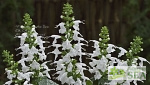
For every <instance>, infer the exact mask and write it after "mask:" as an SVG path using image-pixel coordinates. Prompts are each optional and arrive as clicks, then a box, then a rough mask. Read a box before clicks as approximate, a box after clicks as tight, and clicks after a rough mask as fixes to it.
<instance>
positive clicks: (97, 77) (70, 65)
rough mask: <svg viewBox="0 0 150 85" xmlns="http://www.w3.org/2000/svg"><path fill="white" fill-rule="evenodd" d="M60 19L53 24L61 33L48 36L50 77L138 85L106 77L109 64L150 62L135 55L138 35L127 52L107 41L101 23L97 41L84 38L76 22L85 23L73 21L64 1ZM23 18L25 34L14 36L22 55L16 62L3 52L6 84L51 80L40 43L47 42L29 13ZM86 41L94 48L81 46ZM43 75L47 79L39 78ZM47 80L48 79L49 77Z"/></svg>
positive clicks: (82, 83) (81, 83)
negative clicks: (53, 71) (50, 58)
mask: <svg viewBox="0 0 150 85" xmlns="http://www.w3.org/2000/svg"><path fill="white" fill-rule="evenodd" d="M61 19H62V20H63V21H62V22H61V23H59V24H58V25H57V26H56V28H59V33H60V35H51V36H50V38H52V39H53V41H52V44H50V45H49V46H48V47H47V48H50V47H52V48H54V50H53V51H51V52H48V54H52V55H54V56H55V57H54V62H52V63H51V64H54V69H55V73H54V75H52V74H51V77H53V78H52V79H56V80H57V81H60V82H61V84H62V85H63V84H65V85H66V84H67V85H105V84H109V85H130V83H131V82H133V83H134V84H135V85H137V81H139V80H108V67H109V66H143V61H145V62H148V63H149V64H150V62H149V61H147V60H146V59H145V58H142V57H139V56H137V54H138V53H140V51H142V50H143V49H142V48H141V44H142V41H141V40H142V39H141V38H140V37H136V38H135V39H133V42H131V46H130V48H129V51H127V50H125V49H124V48H122V47H118V46H116V45H113V44H109V40H110V38H109V32H108V29H107V27H106V26H104V27H102V29H101V32H100V34H99V40H98V41H97V40H90V41H86V40H85V39H84V38H83V36H82V35H81V34H80V32H79V24H81V23H82V24H84V23H83V22H82V21H80V20H75V18H74V16H73V8H72V6H71V5H70V4H69V3H67V4H64V7H63V12H62V15H61ZM23 21H24V25H22V26H21V29H23V30H24V33H22V35H20V36H16V38H19V39H20V47H19V48H17V49H16V50H17V51H20V53H18V54H17V56H18V55H21V56H22V57H21V59H20V60H19V61H18V62H15V61H14V60H13V55H10V52H8V51H3V56H4V57H5V59H4V62H6V63H7V64H8V68H6V69H5V70H6V73H7V78H8V79H9V81H7V82H6V83H5V85H12V84H15V85H40V84H41V83H42V82H45V81H47V80H49V79H51V77H50V73H49V72H50V71H51V70H50V69H49V66H50V65H51V64H50V65H49V66H48V64H47V63H48V62H50V61H46V59H47V55H46V53H45V48H46V47H44V45H43V44H44V43H46V42H45V41H43V39H42V36H39V35H38V33H37V32H36V30H35V25H32V24H33V23H32V19H31V18H30V16H29V14H25V16H24V20H23ZM89 42H92V43H94V45H93V46H91V47H92V48H94V50H93V52H91V53H88V52H86V48H84V47H86V46H89ZM114 54H117V55H114ZM83 56H84V58H83ZM120 57H126V58H127V60H121V59H120ZM83 59H87V60H88V62H86V63H85V62H84V61H86V60H83ZM138 60H139V61H140V62H138ZM19 67H20V68H19ZM113 70H115V69H113ZM86 72H87V73H89V74H90V75H91V77H90V76H89V75H87V74H86ZM111 74H113V71H112V73H111ZM45 77H46V79H45V80H44V81H41V80H42V78H45ZM54 77H55V78H54ZM37 81H39V82H37ZM49 81H50V82H51V80H49ZM46 83H47V82H46ZM49 84H52V83H49ZM53 85H56V83H53Z"/></svg>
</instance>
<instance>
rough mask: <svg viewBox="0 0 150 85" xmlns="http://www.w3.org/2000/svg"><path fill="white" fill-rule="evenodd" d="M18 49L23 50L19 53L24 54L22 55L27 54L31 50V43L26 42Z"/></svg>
mask: <svg viewBox="0 0 150 85" xmlns="http://www.w3.org/2000/svg"><path fill="white" fill-rule="evenodd" d="M18 49H21V50H22V52H20V53H19V54H22V56H24V55H27V54H28V52H29V51H30V49H29V44H24V45H22V46H21V47H19V48H18Z"/></svg>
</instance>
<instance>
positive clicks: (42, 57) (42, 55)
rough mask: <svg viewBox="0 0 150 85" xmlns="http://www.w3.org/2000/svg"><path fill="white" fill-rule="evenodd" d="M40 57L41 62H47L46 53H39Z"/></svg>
mask: <svg viewBox="0 0 150 85" xmlns="http://www.w3.org/2000/svg"><path fill="white" fill-rule="evenodd" d="M38 55H39V60H41V61H42V60H46V57H47V56H46V55H45V52H43V51H42V53H38Z"/></svg>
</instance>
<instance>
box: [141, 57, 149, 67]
mask: <svg viewBox="0 0 150 85" xmlns="http://www.w3.org/2000/svg"><path fill="white" fill-rule="evenodd" d="M138 59H139V60H140V61H141V62H140V63H139V65H140V66H143V61H145V62H148V63H149V64H150V62H149V61H147V60H146V59H145V58H142V57H138Z"/></svg>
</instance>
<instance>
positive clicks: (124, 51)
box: [118, 47, 127, 57]
mask: <svg viewBox="0 0 150 85" xmlns="http://www.w3.org/2000/svg"><path fill="white" fill-rule="evenodd" d="M118 49H120V53H119V55H118V57H121V56H122V55H124V54H125V53H127V51H126V50H125V49H124V48H122V47H118Z"/></svg>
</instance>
